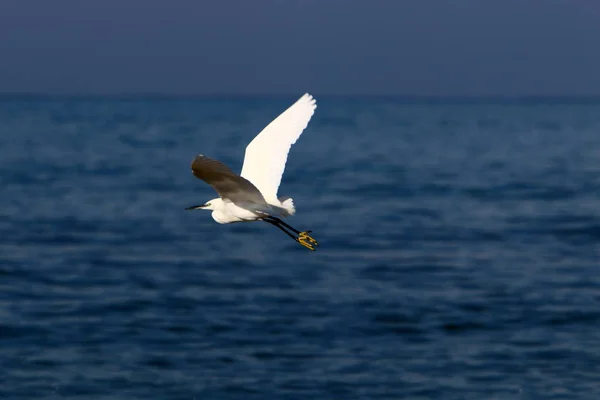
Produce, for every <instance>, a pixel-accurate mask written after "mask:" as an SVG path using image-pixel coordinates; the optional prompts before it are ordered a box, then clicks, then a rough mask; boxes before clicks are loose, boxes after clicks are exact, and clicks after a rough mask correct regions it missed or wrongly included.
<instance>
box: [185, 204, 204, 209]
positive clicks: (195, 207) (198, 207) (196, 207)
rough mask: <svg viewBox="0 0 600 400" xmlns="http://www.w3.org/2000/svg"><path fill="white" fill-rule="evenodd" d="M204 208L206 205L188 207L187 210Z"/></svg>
mask: <svg viewBox="0 0 600 400" xmlns="http://www.w3.org/2000/svg"><path fill="white" fill-rule="evenodd" d="M204 207H206V204H202V205H197V206H189V207H186V208H185V209H186V210H198V209H201V208H204Z"/></svg>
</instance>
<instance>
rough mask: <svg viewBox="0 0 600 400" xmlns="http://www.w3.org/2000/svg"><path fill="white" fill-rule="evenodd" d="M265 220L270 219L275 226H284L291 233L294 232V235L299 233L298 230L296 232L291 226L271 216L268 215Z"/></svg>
mask: <svg viewBox="0 0 600 400" xmlns="http://www.w3.org/2000/svg"><path fill="white" fill-rule="evenodd" d="M267 218H270V219H271V221H273V222H276V223H277V224H280V225H283V226H285V227H286V228H288V229H290V230H291V231H292V232H294V233H296V234H299V233H301V232H300V231H299V230H297V229H296V228H294V227H293V226H291V225H288V224H286V223H285V222H283V220H282V219H281V218H277V217H273V216H272V215H269V216H268V217H267ZM265 221H266V219H265ZM306 232H311V231H306Z"/></svg>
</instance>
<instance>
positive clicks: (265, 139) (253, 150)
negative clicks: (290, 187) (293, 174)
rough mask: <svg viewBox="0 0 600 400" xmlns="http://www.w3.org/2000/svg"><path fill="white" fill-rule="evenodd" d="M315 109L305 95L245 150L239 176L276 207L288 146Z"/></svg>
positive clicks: (303, 127)
mask: <svg viewBox="0 0 600 400" xmlns="http://www.w3.org/2000/svg"><path fill="white" fill-rule="evenodd" d="M315 108H317V102H316V100H315V99H314V98H313V97H312V96H311V95H310V94H308V93H306V94H305V95H304V96H302V97H301V98H300V99H299V100H298V101H296V102H295V103H294V104H293V105H292V106H290V108H288V109H287V110H285V111H284V112H283V113H282V114H281V115H279V116H278V117H277V118H275V119H274V120H273V121H272V122H271V123H270V124H269V125H267V127H266V128H264V129H263V130H262V131H261V132H260V133H259V134H258V135H257V136H256V137H255V138H254V139H253V140H252V142H250V144H249V145H248V146H247V147H246V156H245V158H244V165H243V167H242V172H241V174H240V175H241V176H243V177H244V178H246V179H248V180H249V181H250V182H252V183H253V184H254V186H256V187H257V188H258V189H259V190H260V192H261V193H262V195H263V196H264V198H265V199H266V200H267V201H268V202H269V203H273V204H277V202H278V200H277V190H278V189H279V184H280V183H281V176H282V175H283V171H284V169H285V163H286V161H287V157H288V153H289V151H290V147H291V146H292V144H294V143H296V140H298V138H299V137H300V135H301V134H302V131H303V130H304V129H305V128H306V127H307V125H308V122H309V121H310V119H311V117H312V115H313V114H314V112H315Z"/></svg>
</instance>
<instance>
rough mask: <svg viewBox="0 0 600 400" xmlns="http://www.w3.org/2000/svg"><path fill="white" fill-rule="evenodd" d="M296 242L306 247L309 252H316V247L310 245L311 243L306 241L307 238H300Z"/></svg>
mask: <svg viewBox="0 0 600 400" xmlns="http://www.w3.org/2000/svg"><path fill="white" fill-rule="evenodd" d="M296 241H297V242H298V243H300V244H301V245H302V246H304V247H306V248H307V249H309V250H312V251H315V247H314V246H313V245H312V244H310V243H309V242H308V241H307V240H306V238H304V237H298V239H296Z"/></svg>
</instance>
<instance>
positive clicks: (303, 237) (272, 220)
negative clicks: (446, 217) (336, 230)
mask: <svg viewBox="0 0 600 400" xmlns="http://www.w3.org/2000/svg"><path fill="white" fill-rule="evenodd" d="M262 220H263V221H265V222H268V223H269V224H271V225H275V226H276V227H278V228H279V229H281V230H282V231H284V232H285V234H286V235H288V236H289V237H291V238H292V239H294V240H295V241H296V242H298V243H300V244H301V245H302V246H304V247H306V248H307V249H309V250H312V251H314V250H315V246H318V245H319V243H317V241H316V240H315V239H314V238H312V237H311V236H309V235H308V234H309V233H310V232H312V231H305V232H300V231H299V230H297V229H295V228H293V227H292V226H290V225H288V224H286V223H285V222H283V221H282V220H281V219H279V218H277V217H273V216H271V215H267V216H265V217H263V218H262ZM284 227H285V228H288V229H290V230H292V231H293V232H295V233H296V235H298V236H294V235H292V234H291V233H290V232H288V231H287V230H286V229H285V228H284Z"/></svg>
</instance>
